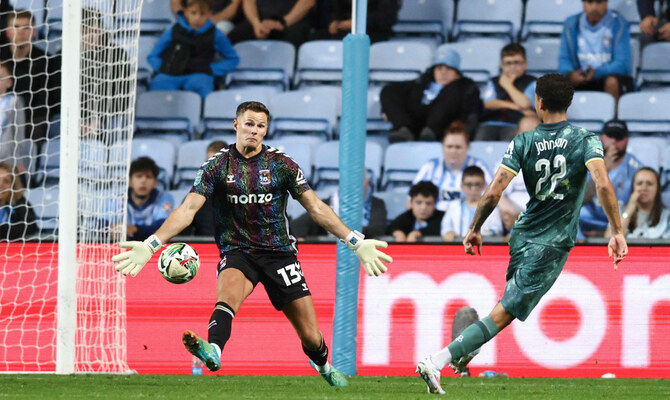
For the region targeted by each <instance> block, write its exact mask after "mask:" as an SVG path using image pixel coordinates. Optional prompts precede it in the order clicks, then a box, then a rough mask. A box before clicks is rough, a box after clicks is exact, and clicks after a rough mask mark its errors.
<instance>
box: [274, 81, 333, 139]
mask: <svg viewBox="0 0 670 400" xmlns="http://www.w3.org/2000/svg"><path fill="white" fill-rule="evenodd" d="M269 108H270V113H271V115H272V119H273V120H272V124H271V125H270V128H271V129H272V135H284V134H303V135H304V134H313V135H314V134H316V135H319V136H324V137H326V138H327V139H331V138H332V137H333V132H334V128H335V126H336V124H337V100H336V99H334V98H332V97H330V96H327V95H322V94H320V93H313V92H309V91H306V90H296V91H291V92H284V93H279V94H277V95H274V96H273V97H272V99H270V107H269Z"/></svg>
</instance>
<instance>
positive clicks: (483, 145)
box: [468, 140, 509, 176]
mask: <svg viewBox="0 0 670 400" xmlns="http://www.w3.org/2000/svg"><path fill="white" fill-rule="evenodd" d="M508 146H509V142H503V141H497V140H496V141H493V140H492V141H488V140H486V141H485V140H482V141H475V142H470V149H469V150H468V155H470V156H472V157H477V158H479V159H480V160H482V161H484V163H485V164H486V167H488V169H489V173H490V174H491V176H493V175H494V174H495V172H496V169H497V167H498V164H499V163H500V162H501V161H502V157H503V154H505V151H506V150H507V147H508Z"/></svg>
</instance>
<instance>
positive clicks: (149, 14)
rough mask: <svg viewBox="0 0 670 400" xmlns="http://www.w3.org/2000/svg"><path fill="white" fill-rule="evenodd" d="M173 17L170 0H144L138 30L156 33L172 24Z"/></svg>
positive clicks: (145, 32)
mask: <svg viewBox="0 0 670 400" xmlns="http://www.w3.org/2000/svg"><path fill="white" fill-rule="evenodd" d="M174 22H175V18H174V15H172V10H171V9H170V2H169V1H165V0H144V2H143V4H142V13H141V14H140V32H141V33H142V34H152V35H158V34H161V33H163V31H164V30H166V29H167V28H169V27H170V26H171V25H172V24H174Z"/></svg>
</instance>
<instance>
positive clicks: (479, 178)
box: [440, 165, 503, 242]
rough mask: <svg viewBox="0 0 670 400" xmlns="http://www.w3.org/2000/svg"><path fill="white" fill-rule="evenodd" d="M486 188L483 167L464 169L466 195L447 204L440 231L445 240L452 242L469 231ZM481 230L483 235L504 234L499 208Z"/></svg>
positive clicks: (462, 186) (462, 187)
mask: <svg viewBox="0 0 670 400" xmlns="http://www.w3.org/2000/svg"><path fill="white" fill-rule="evenodd" d="M484 189H486V181H485V179H484V171H483V170H482V169H481V168H479V167H477V166H474V165H472V166H469V167H467V168H466V169H465V170H463V182H462V183H461V190H462V191H463V193H464V194H465V195H464V196H462V197H461V198H460V199H456V200H452V201H450V202H449V204H448V205H447V212H446V214H445V215H444V218H442V225H441V228H440V233H441V234H442V239H444V241H445V242H452V241H453V240H454V239H455V238H456V237H463V236H465V234H466V233H467V232H468V230H469V229H470V224H471V223H472V219H473V218H474V216H475V211H476V210H477V203H479V199H481V198H482V194H483V193H484ZM481 232H482V236H496V235H502V233H503V224H502V220H501V219H500V213H499V212H498V209H497V208H495V209H494V210H493V212H492V213H491V215H490V216H489V217H488V219H487V220H486V222H484V225H482V230H481Z"/></svg>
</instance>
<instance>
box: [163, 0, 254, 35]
mask: <svg viewBox="0 0 670 400" xmlns="http://www.w3.org/2000/svg"><path fill="white" fill-rule="evenodd" d="M187 3H188V0H170V7H171V8H172V13H173V14H175V15H176V14H177V13H178V12H179V11H181V10H182V9H184V8H186V7H188V4H187ZM241 4H242V0H213V1H212V17H211V20H212V22H213V23H214V25H216V28H217V29H218V30H220V31H221V32H222V33H223V34H224V35H227V34H229V33H230V31H232V30H233V28H234V27H235V23H234V21H236V20H237V19H238V18H237V17H238V15H239V14H240V5H241Z"/></svg>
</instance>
